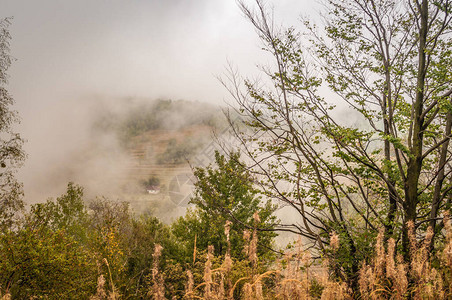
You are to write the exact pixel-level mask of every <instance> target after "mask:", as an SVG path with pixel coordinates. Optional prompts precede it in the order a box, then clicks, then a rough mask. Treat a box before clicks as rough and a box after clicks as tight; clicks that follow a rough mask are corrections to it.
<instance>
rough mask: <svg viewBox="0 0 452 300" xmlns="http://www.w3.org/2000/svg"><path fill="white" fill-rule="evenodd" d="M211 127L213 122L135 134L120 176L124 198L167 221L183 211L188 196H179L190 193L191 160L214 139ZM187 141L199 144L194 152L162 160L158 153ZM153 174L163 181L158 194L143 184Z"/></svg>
mask: <svg viewBox="0 0 452 300" xmlns="http://www.w3.org/2000/svg"><path fill="white" fill-rule="evenodd" d="M211 131H212V127H210V126H207V125H195V126H190V127H187V128H184V129H181V130H151V131H148V132H145V133H143V134H140V135H139V136H136V137H134V138H133V140H132V141H131V142H130V143H129V147H128V149H127V153H128V155H129V156H130V157H131V160H130V164H129V165H128V166H127V167H126V170H125V172H124V173H123V175H122V176H123V177H122V178H119V179H120V181H121V182H122V185H123V189H122V191H123V193H122V195H121V198H122V199H125V200H126V201H128V202H130V204H131V207H132V209H133V210H134V211H135V212H137V213H141V212H146V211H151V212H152V213H153V214H156V215H159V217H160V218H162V219H163V220H166V221H170V219H171V218H174V217H175V216H179V215H182V214H183V213H184V212H185V209H186V200H187V199H185V202H184V203H181V199H180V198H181V197H182V195H186V196H188V195H189V194H190V189H191V181H190V182H189V181H187V180H188V179H189V178H188V175H189V174H191V173H192V170H191V167H190V163H191V162H190V160H191V159H192V158H193V157H194V156H196V152H199V151H202V150H203V147H205V146H206V145H208V144H209V143H211V141H212V139H211ZM187 141H191V142H193V144H194V145H196V149H195V150H196V151H195V152H194V153H193V154H192V155H190V156H188V157H181V158H180V159H178V161H180V162H179V163H162V162H161V161H160V162H159V157H161V156H162V155H164V154H165V153H166V152H168V151H171V144H176V146H177V145H180V144H182V143H184V142H187ZM151 177H153V178H158V180H159V182H160V192H159V193H158V194H149V193H147V191H146V188H145V186H144V184H143V182H144V181H145V180H147V179H149V178H151ZM178 189H179V190H178ZM177 193H179V194H180V195H178V194H177Z"/></svg>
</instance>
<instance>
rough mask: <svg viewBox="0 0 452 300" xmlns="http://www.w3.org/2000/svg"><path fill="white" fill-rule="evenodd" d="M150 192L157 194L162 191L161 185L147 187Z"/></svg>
mask: <svg viewBox="0 0 452 300" xmlns="http://www.w3.org/2000/svg"><path fill="white" fill-rule="evenodd" d="M146 191H147V192H148V194H152V195H156V194H158V193H160V187H159V186H158V185H149V186H147V187H146Z"/></svg>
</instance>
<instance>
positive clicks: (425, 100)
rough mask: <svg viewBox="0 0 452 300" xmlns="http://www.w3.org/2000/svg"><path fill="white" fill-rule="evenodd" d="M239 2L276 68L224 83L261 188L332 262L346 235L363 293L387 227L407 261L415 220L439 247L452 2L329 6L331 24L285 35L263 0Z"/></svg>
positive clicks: (448, 183)
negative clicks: (335, 244)
mask: <svg viewBox="0 0 452 300" xmlns="http://www.w3.org/2000/svg"><path fill="white" fill-rule="evenodd" d="M239 5H240V7H241V9H242V12H243V13H244V15H245V16H246V17H247V18H248V19H249V20H250V22H251V23H252V25H253V26H254V28H255V29H256V32H257V34H258V35H259V37H260V39H261V41H262V43H263V44H264V50H265V51H267V52H268V53H269V54H270V55H271V56H272V58H273V64H271V65H270V66H267V67H263V68H262V72H263V75H265V77H264V78H263V79H262V80H260V81H253V80H250V79H247V78H242V77H240V76H239V74H238V72H237V71H236V70H235V69H234V68H232V67H231V68H230V69H229V71H228V73H227V75H226V76H227V78H225V79H224V80H223V82H224V83H225V85H226V86H227V87H228V89H229V91H230V92H231V95H232V96H233V97H234V99H235V100H236V103H237V107H238V108H237V112H238V113H239V114H241V115H242V116H243V119H245V120H247V121H246V123H247V125H248V128H251V130H250V131H249V130H248V131H246V130H242V129H241V128H239V127H237V126H235V127H233V128H234V133H235V136H236V137H237V138H238V139H239V140H240V141H241V142H242V143H241V144H242V146H243V147H242V148H243V149H244V153H246V154H247V157H248V159H250V161H251V163H250V164H249V167H250V170H252V171H253V173H254V175H255V176H256V177H257V178H259V184H260V189H261V191H262V192H263V193H266V194H267V195H268V196H269V197H271V198H273V199H278V200H279V201H280V202H281V203H283V204H285V205H288V206H290V207H292V208H293V209H294V210H295V211H296V212H297V213H298V214H299V215H300V222H297V223H293V224H281V226H280V227H279V228H280V229H286V230H287V229H288V228H289V229H290V230H292V231H293V232H296V233H297V234H299V235H301V236H303V237H305V238H307V239H308V240H310V241H311V242H312V244H313V245H314V246H315V247H316V248H317V249H318V250H319V251H321V252H323V253H325V254H327V253H328V245H329V243H330V233H331V232H332V231H335V232H337V233H338V234H339V235H340V237H341V240H342V243H341V251H342V252H343V253H344V261H343V263H342V264H341V266H340V273H341V274H343V276H345V277H346V278H348V280H351V281H352V282H355V286H356V272H357V270H358V263H359V261H361V260H362V259H368V257H369V255H370V253H371V251H368V250H369V249H370V245H371V244H370V242H371V241H372V236H375V234H376V232H377V231H378V228H384V229H385V234H386V238H389V237H393V238H394V239H395V240H396V241H397V249H398V252H399V253H402V254H403V255H404V256H405V259H406V260H409V256H410V246H409V234H408V229H407V228H408V227H407V224H409V223H413V224H414V228H415V231H416V233H417V234H419V235H420V236H421V237H422V236H423V234H424V233H425V232H426V230H427V226H431V227H433V228H434V233H435V237H434V238H433V239H432V240H431V242H430V243H431V245H432V247H433V245H435V240H437V239H441V235H442V231H441V230H442V228H443V222H442V220H443V216H444V215H443V213H444V212H445V211H448V210H450V204H451V200H452V193H451V189H452V180H451V178H452V176H451V171H452V168H451V167H452V166H451V159H452V153H451V148H450V138H451V125H452V102H451V95H452V57H451V56H452V51H451V49H452V36H451V29H452V25H451V18H452V17H451V12H452V4H451V3H450V2H449V1H447V0H443V1H428V0H422V1H419V0H415V1H411V0H406V1H395V0H381V1H375V0H345V1H342V0H341V1H339V0H328V1H325V11H324V13H323V14H322V16H323V17H322V18H323V19H322V21H323V22H322V23H323V24H322V25H321V26H319V25H317V24H314V23H313V22H311V21H309V20H305V21H304V22H303V26H304V29H302V30H297V29H295V28H294V27H290V28H281V27H278V26H276V25H275V20H273V19H272V15H271V13H270V11H269V10H268V9H267V8H266V6H265V5H264V2H263V1H260V0H257V1H256V5H255V7H254V8H253V7H251V6H248V5H246V4H245V3H244V2H242V1H240V4H239ZM339 112H340V114H339ZM341 116H342V117H341ZM343 116H346V117H345V118H344V117H343ZM231 123H233V122H232V120H231ZM256 136H260V138H259V139H257V140H256ZM339 253H340V252H339Z"/></svg>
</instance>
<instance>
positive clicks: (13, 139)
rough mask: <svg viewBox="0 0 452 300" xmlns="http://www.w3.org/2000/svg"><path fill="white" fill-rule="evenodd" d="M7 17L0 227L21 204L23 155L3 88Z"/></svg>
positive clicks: (0, 50) (0, 66)
mask: <svg viewBox="0 0 452 300" xmlns="http://www.w3.org/2000/svg"><path fill="white" fill-rule="evenodd" d="M10 20H11V19H10V18H6V19H0V229H5V228H8V227H9V226H11V224H12V222H13V219H14V216H15V215H16V214H17V212H18V211H20V210H21V209H22V208H23V200H22V197H23V190H22V185H21V184H20V183H19V182H18V181H17V179H16V178H15V177H14V174H15V172H16V170H17V167H19V166H20V165H21V164H22V162H23V160H24V158H25V154H24V152H23V150H22V145H23V139H22V138H21V137H20V135H19V134H18V133H15V132H14V131H13V128H12V127H13V125H14V124H16V123H17V122H18V120H19V119H18V116H17V113H16V112H15V111H13V110H11V106H12V105H13V104H14V99H13V98H12V96H11V94H9V92H8V90H7V89H6V86H7V84H8V73H7V72H8V69H9V67H10V65H11V62H12V58H11V56H10V54H9V51H10V49H9V43H10V40H11V36H10V34H9V30H8V27H9V25H10Z"/></svg>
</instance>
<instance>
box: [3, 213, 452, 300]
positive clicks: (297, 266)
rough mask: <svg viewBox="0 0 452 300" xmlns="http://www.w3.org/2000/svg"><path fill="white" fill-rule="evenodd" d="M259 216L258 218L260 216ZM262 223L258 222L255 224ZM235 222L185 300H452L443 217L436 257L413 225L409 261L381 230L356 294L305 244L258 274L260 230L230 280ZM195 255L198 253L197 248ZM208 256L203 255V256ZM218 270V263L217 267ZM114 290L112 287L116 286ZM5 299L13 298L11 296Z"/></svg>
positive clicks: (156, 292) (451, 228)
mask: <svg viewBox="0 0 452 300" xmlns="http://www.w3.org/2000/svg"><path fill="white" fill-rule="evenodd" d="M255 218H256V217H255ZM256 223H257V221H256ZM230 225H231V223H230V222H227V223H226V225H225V236H226V239H227V245H228V249H227V251H226V255H225V257H224V259H223V261H222V263H220V266H219V267H217V268H214V264H213V261H214V258H215V256H214V248H213V246H209V247H208V249H207V250H208V251H207V254H206V256H205V259H206V261H205V264H204V274H203V276H202V282H201V283H199V284H197V285H195V280H194V276H193V273H192V271H191V270H187V271H186V273H187V278H188V280H187V282H186V284H185V295H184V297H183V299H206V300H223V299H224V300H229V299H244V300H251V299H258V300H259V299H261V300H263V299H281V300H289V299H322V300H323V299H324V300H332V299H354V298H357V299H372V300H374V299H375V300H377V299H450V297H451V294H450V291H451V290H452V289H451V288H452V280H450V275H451V274H452V224H451V221H450V218H449V216H448V215H446V216H445V218H444V228H445V233H446V235H445V236H446V240H445V247H444V249H443V251H441V252H440V253H439V255H437V256H436V257H432V256H433V255H432V253H430V249H429V245H430V241H431V239H432V237H433V231H432V230H431V229H429V230H427V232H426V234H425V236H424V237H423V239H422V240H420V241H418V240H417V239H416V237H415V232H414V225H413V224H408V228H409V236H410V247H411V257H412V259H411V261H410V262H409V263H406V262H404V260H403V258H402V256H401V255H400V254H398V255H397V254H396V253H397V251H396V242H395V240H394V239H392V238H390V239H388V240H387V242H385V241H384V231H383V230H380V231H379V233H378V236H377V240H376V244H375V256H374V258H373V260H372V261H371V262H370V263H369V264H367V263H364V262H363V264H362V267H361V269H360V271H359V282H358V285H359V294H360V295H356V294H355V295H353V294H352V292H351V288H350V287H349V286H347V284H346V283H344V282H340V281H336V280H332V279H331V277H330V276H329V274H328V265H329V262H328V261H327V260H324V262H323V267H322V268H320V270H321V271H320V272H319V271H314V270H315V269H316V268H317V270H318V266H317V265H315V264H314V261H313V260H312V259H311V255H310V252H308V251H304V250H303V245H302V243H301V240H299V241H298V244H297V247H295V249H294V250H292V251H287V252H286V253H285V256H284V258H283V259H282V260H281V261H280V262H279V263H277V264H275V265H277V267H275V268H274V269H272V270H266V271H264V272H259V262H258V257H257V241H258V235H257V230H256V229H254V230H253V231H252V232H250V231H246V230H245V231H244V240H245V241H246V243H245V246H244V249H243V251H244V252H245V254H246V255H247V259H248V266H249V268H248V269H246V270H245V271H243V276H242V277H240V278H238V279H237V278H236V279H235V280H234V281H231V278H233V277H232V276H231V273H232V272H233V270H234V267H237V265H235V262H234V260H233V259H232V258H231V256H230V241H229V231H230ZM330 240H331V243H330V248H331V251H332V253H333V254H334V253H335V251H337V250H338V249H339V245H340V240H339V237H338V236H337V234H336V233H334V232H333V233H331V235H330ZM161 251H162V247H161V246H160V245H156V247H155V251H154V254H153V257H154V264H153V269H152V279H153V282H154V284H153V286H152V289H151V291H149V294H148V296H149V297H150V298H151V299H158V300H161V299H165V289H164V278H163V276H162V274H161V273H160V272H159V269H158V264H159V259H160V256H161ZM194 252H196V249H194ZM203 257H204V256H203ZM434 258H439V259H440V262H441V267H440V268H439V269H438V268H435V267H433V265H434V263H433V259H434ZM216 265H217V266H218V262H217V263H216ZM111 286H112V287H114V286H113V283H111ZM1 299H9V298H8V296H7V295H5V296H3V298H1ZM91 299H92V300H100V299H102V300H103V299H109V300H110V299H118V296H117V294H115V293H114V291H113V292H108V291H106V290H105V279H104V277H103V276H100V277H99V280H98V287H97V293H96V295H95V296H93V297H92V298H91Z"/></svg>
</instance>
